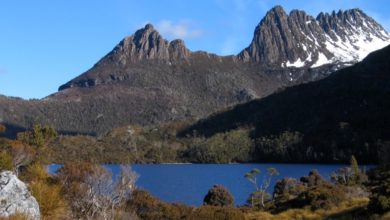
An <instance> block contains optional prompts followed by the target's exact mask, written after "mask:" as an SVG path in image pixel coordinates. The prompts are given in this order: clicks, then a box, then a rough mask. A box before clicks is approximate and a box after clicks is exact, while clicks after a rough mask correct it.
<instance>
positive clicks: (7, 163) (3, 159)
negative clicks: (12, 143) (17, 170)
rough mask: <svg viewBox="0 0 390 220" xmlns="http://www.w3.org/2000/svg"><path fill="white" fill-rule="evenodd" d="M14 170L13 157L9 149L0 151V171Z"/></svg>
mask: <svg viewBox="0 0 390 220" xmlns="http://www.w3.org/2000/svg"><path fill="white" fill-rule="evenodd" d="M3 170H11V171H12V170H14V166H13V163H12V157H11V155H10V154H9V153H8V152H7V151H0V171H3Z"/></svg>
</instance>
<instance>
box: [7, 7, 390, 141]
mask: <svg viewBox="0 0 390 220" xmlns="http://www.w3.org/2000/svg"><path fill="white" fill-rule="evenodd" d="M275 13H276V14H278V16H271V15H275ZM357 13H358V12H357ZM268 14H269V16H268V17H267V16H266V17H265V18H264V19H263V21H264V22H263V23H264V25H265V26H262V22H260V24H259V25H258V28H257V29H256V30H260V29H262V28H263V29H262V30H273V31H274V32H275V33H276V32H278V31H279V32H283V33H284V34H286V33H289V32H290V31H291V32H294V33H295V32H296V33H297V34H296V35H291V37H290V38H292V39H283V38H281V37H280V38H278V37H274V36H270V35H268V37H266V39H278V40H276V41H275V42H274V43H278V44H279V45H290V46H289V47H292V46H294V48H293V49H291V51H290V50H289V51H287V52H288V53H284V52H283V53H284V55H283V56H284V57H283V56H281V57H282V58H280V59H279V58H278V59H275V60H274V62H270V63H267V62H263V61H262V60H263V58H262V59H260V60H258V62H257V61H256V62H255V60H244V59H243V58H242V57H241V58H240V54H239V55H238V56H234V55H232V56H218V55H215V54H210V53H207V52H202V51H195V52H192V51H190V50H189V49H188V48H187V47H186V46H185V43H184V41H182V40H173V41H170V42H169V41H167V40H166V39H164V38H163V36H161V35H160V34H159V33H158V31H157V30H156V29H155V28H154V27H153V25H150V24H147V25H145V27H144V28H142V29H140V30H138V31H136V32H135V33H134V34H133V35H131V36H129V37H125V38H124V39H123V40H122V41H120V42H119V43H118V44H117V45H116V46H115V47H114V49H113V50H112V51H111V52H109V53H108V54H106V55H105V56H104V57H103V58H102V59H100V60H99V61H98V62H97V63H96V64H95V65H94V66H93V67H92V68H90V69H89V70H87V71H86V72H85V73H83V74H81V75H79V76H78V77H76V78H74V79H72V80H70V81H69V82H67V83H65V84H63V85H62V86H60V88H59V91H58V92H57V93H54V94H51V95H49V96H48V97H46V98H44V99H42V100H36V101H32V102H29V101H24V100H17V99H7V98H5V97H0V121H2V122H4V123H8V124H10V125H13V126H14V127H21V128H30V127H31V126H32V125H33V124H36V123H40V124H48V125H50V126H53V127H54V128H56V129H58V130H60V131H66V132H71V133H86V134H97V135H99V134H103V133H105V132H107V131H109V130H111V129H113V128H115V127H120V126H125V125H128V124H140V125H151V124H159V123H165V122H169V121H176V120H179V121H181V120H197V119H200V118H203V117H206V116H207V115H209V114H211V113H213V112H216V111H220V110H222V109H224V108H227V107H230V106H234V105H236V104H239V103H245V102H248V101H250V100H253V99H257V98H263V97H266V96H268V95H270V94H272V93H274V92H275V91H278V90H281V89H283V88H284V87H289V86H293V85H297V84H301V83H305V82H309V81H314V80H318V79H322V78H324V77H326V76H328V75H329V74H330V73H331V72H333V71H335V70H337V69H340V68H342V67H343V63H340V62H337V61H336V60H330V61H331V62H329V63H327V62H324V65H320V66H318V67H315V68H313V63H314V62H317V61H315V59H314V57H313V60H312V62H311V63H306V61H307V60H306V61H305V62H304V64H303V65H301V66H300V65H297V64H296V61H294V60H295V59H296V57H298V56H299V57H300V59H299V60H300V62H301V63H302V59H304V58H305V56H307V55H308V53H309V45H307V51H306V52H305V53H304V51H303V50H302V48H303V46H302V45H304V44H302V43H308V42H309V40H308V39H307V37H305V36H303V37H302V36H301V35H302V33H301V35H300V34H299V33H300V30H301V29H298V28H297V26H302V27H307V26H308V27H311V29H310V28H308V29H307V31H310V30H316V29H318V28H319V25H318V24H317V23H316V22H312V23H313V24H306V21H307V19H309V20H312V19H314V18H313V17H310V16H309V15H306V14H305V13H304V12H302V11H298V10H293V11H292V12H290V15H287V14H286V13H285V12H284V10H283V8H279V7H275V8H273V9H272V10H270V12H269V13H268ZM334 14H335V16H334V18H333V17H332V16H331V15H329V16H330V18H329V19H330V20H331V21H338V20H337V19H338V18H337V14H336V13H334ZM344 14H345V13H341V14H340V16H339V17H340V19H339V20H341V21H342V20H343V19H344V18H345V19H347V20H348V19H349V20H351V18H348V17H353V15H352V14H351V15H350V16H347V15H348V13H346V14H345V16H344ZM358 14H359V18H366V16H363V15H362V14H361V13H358ZM289 16H290V17H291V18H289ZM323 16H324V18H327V16H325V14H324V15H323ZM329 16H328V17H329ZM343 16H344V17H343ZM356 16H357V15H356ZM356 16H355V17H356ZM278 17H284V18H283V19H282V20H283V22H281V23H280V24H283V25H282V26H283V27H284V28H279V27H278V26H275V25H273V20H275V19H277V18H278ZM336 18H337V19H336ZM329 19H325V20H329ZM345 19H344V20H345ZM349 20H348V21H349ZM355 20H359V19H355ZM286 21H289V22H290V24H291V25H292V24H294V25H292V26H291V25H290V24H289V23H288V22H287V23H286ZM368 21H369V20H367V22H366V23H367V24H373V25H374V26H375V24H376V22H375V21H373V22H368ZM374 22H375V23H374ZM328 23H329V22H328ZM330 23H331V22H330ZM330 23H329V24H330ZM339 23H340V22H339ZM360 23H362V22H360ZM360 23H356V24H360ZM298 24H299V25H298ZM373 25H371V26H373ZM366 26H367V25H366ZM368 26H370V25H368ZM337 27H341V26H340V25H338V26H337ZM375 28H376V29H375ZM294 29H296V30H294ZM357 29H358V28H352V29H350V31H347V32H346V33H354V31H355V30H357ZM374 29H375V30H376V31H379V32H380V31H381V30H382V29H383V28H382V27H381V26H375V27H372V28H371V29H366V31H367V36H371V35H372V34H373V33H369V32H371V30H374ZM359 30H360V29H359ZM345 31H346V29H345ZM362 31H363V29H362ZM255 33H256V32H255ZM270 33H271V32H270ZM308 33H309V32H308ZM310 33H311V32H310ZM329 33H330V32H329ZM340 33H341V32H340ZM375 33H376V32H375ZM384 33H387V32H384ZM339 35H340V34H339ZM339 35H337V36H339ZM258 36H260V38H259V39H260V40H259V42H257V44H258V45H265V46H266V45H267V44H268V43H269V42H267V41H266V40H265V41H262V40H261V39H262V37H261V36H262V35H261V34H259V35H258ZM265 36H266V35H264V36H263V38H264V37H265ZM286 36H287V35H286ZM299 36H300V38H298V39H301V40H302V39H303V40H306V41H305V42H304V41H302V43H301V44H300V47H299V48H300V49H299V48H298V46H297V44H296V43H294V42H295V41H296V39H295V40H294V38H296V37H299ZM309 36H310V35H309ZM340 36H342V35H340ZM340 36H339V37H340ZM365 36H366V35H365ZM322 38H323V40H325V41H323V44H325V43H326V42H328V41H326V39H327V38H326V37H324V36H323V37H322ZM322 38H321V37H318V39H322ZM347 38H348V36H347V37H346V38H345V39H347ZM256 39H257V38H256V35H255V36H254V40H256ZM348 39H349V38H348ZM312 40H313V39H311V41H310V42H311V45H313V46H312V49H313V50H312V54H314V52H315V51H317V53H318V54H320V50H317V49H318V47H317V46H316V44H315V42H313V41H312ZM289 41H291V42H290V43H289ZM318 41H319V40H318ZM292 42H293V43H292ZM324 42H325V43H324ZM329 42H330V41H329ZM329 42H328V43H329ZM340 42H341V41H340ZM255 43H256V42H255ZM255 45H256V44H255ZM289 47H283V48H284V49H283V48H282V49H283V50H285V49H286V48H289ZM295 47H296V48H295ZM334 47H336V46H334ZM297 48H298V49H297ZM282 49H281V47H275V48H274V50H275V52H274V55H275V54H280V51H282ZM294 50H296V51H297V52H294ZM254 52H256V53H254V55H253V57H254V58H255V57H256V56H257V55H256V54H257V52H259V54H258V57H261V56H263V55H261V53H262V52H264V51H261V50H256V51H254ZM285 52H286V51H285ZM323 53H326V51H323ZM266 54H267V56H268V55H269V56H271V53H266ZM260 55H261V56H260ZM324 56H325V55H324ZM329 56H330V55H329ZM263 57H264V59H265V60H266V59H268V58H266V56H263ZM276 57H279V56H276ZM319 57H320V56H319ZM285 58H286V59H285ZM280 62H282V63H280ZM353 62H355V61H353ZM282 64H283V65H282ZM347 64H349V63H347Z"/></svg>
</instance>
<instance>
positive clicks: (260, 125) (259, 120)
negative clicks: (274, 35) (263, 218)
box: [180, 46, 390, 163]
mask: <svg viewBox="0 0 390 220" xmlns="http://www.w3.org/2000/svg"><path fill="white" fill-rule="evenodd" d="M389 111H390V46H388V47H386V48H384V49H382V50H379V51H376V52H374V53H372V54H370V55H369V56H368V57H367V58H365V59H364V60H363V61H362V62H361V63H358V64H356V65H354V66H352V67H348V68H345V69H343V70H340V71H337V72H335V73H333V74H332V75H330V76H329V77H327V78H325V79H323V80H319V81H316V82H311V83H307V84H303V85H298V86H294V87H291V88H287V89H285V90H284V91H281V92H278V93H275V94H273V95H270V96H268V97H266V98H263V99H259V100H254V101H251V102H249V103H246V104H242V105H238V106H236V107H234V108H232V109H231V110H228V111H225V112H222V113H218V114H214V115H212V116H211V117H209V118H207V119H205V120H201V121H199V122H198V123H197V124H195V125H193V126H192V127H190V128H188V129H186V130H184V131H183V132H182V133H181V134H180V135H181V136H185V135H190V134H193V133H194V131H195V130H196V132H195V133H197V134H198V135H205V136H212V135H214V134H217V133H221V132H226V131H229V130H234V129H236V128H240V127H249V128H253V129H254V132H253V135H254V138H257V140H258V141H260V142H261V140H264V138H270V137H280V135H283V133H285V132H290V133H293V132H298V134H300V136H301V137H302V140H301V141H300V142H299V143H298V144H296V145H295V146H292V147H291V148H289V149H286V151H287V153H286V155H267V154H265V153H264V149H263V148H262V145H261V144H260V145H259V142H258V146H257V147H258V151H259V152H258V156H259V157H262V160H263V161H264V160H267V159H272V158H273V159H274V158H275V157H276V158H279V159H280V160H282V161H288V160H286V157H288V155H295V156H294V161H303V162H309V161H317V162H318V161H326V162H329V161H333V162H334V161H348V158H349V157H350V155H351V154H355V155H356V156H358V158H359V159H360V160H361V161H362V162H371V163H372V162H377V158H378V155H377V152H378V148H381V147H383V146H384V145H385V143H386V142H387V141H390V139H389V138H390V115H389V114H388V112H389ZM285 134H286V133H285ZM285 147H286V148H288V146H285ZM293 152H295V153H293ZM283 157H285V158H283ZM290 159H291V158H290Z"/></svg>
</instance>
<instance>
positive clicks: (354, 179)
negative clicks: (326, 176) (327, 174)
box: [331, 155, 367, 186]
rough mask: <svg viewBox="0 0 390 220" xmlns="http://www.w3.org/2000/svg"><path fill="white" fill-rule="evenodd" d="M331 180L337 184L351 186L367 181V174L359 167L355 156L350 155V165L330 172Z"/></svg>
mask: <svg viewBox="0 0 390 220" xmlns="http://www.w3.org/2000/svg"><path fill="white" fill-rule="evenodd" d="M331 180H332V181H333V182H335V183H337V184H341V185H346V186H353V185H361V184H363V183H365V182H367V175H366V174H365V173H364V172H362V171H361V170H360V168H359V165H358V162H357V160H356V158H355V156H353V155H352V156H351V160H350V166H349V167H343V168H340V169H338V170H337V171H336V172H334V173H332V175H331Z"/></svg>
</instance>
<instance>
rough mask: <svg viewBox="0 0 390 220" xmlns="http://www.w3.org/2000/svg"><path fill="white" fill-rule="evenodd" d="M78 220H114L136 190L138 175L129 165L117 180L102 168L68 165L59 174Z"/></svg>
mask: <svg viewBox="0 0 390 220" xmlns="http://www.w3.org/2000/svg"><path fill="white" fill-rule="evenodd" d="M58 177H59V179H60V182H61V183H62V185H63V189H64V190H65V195H66V197H67V199H68V201H69V203H70V206H71V208H72V210H73V213H74V214H75V217H76V218H77V219H79V218H87V219H97V218H98V217H102V218H103V219H105V220H106V219H114V216H115V210H116V209H117V208H119V207H121V206H123V205H124V203H125V202H126V201H127V200H128V199H129V198H130V195H131V193H132V191H133V190H134V189H135V182H136V180H137V178H138V175H137V174H136V173H135V172H134V171H133V170H132V169H131V167H130V166H121V171H120V174H118V176H117V178H116V179H115V180H114V179H113V178H112V173H111V172H109V171H108V170H107V169H105V168H104V167H102V166H99V165H96V164H89V163H69V164H65V166H64V167H63V168H61V169H60V171H59V175H58Z"/></svg>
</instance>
